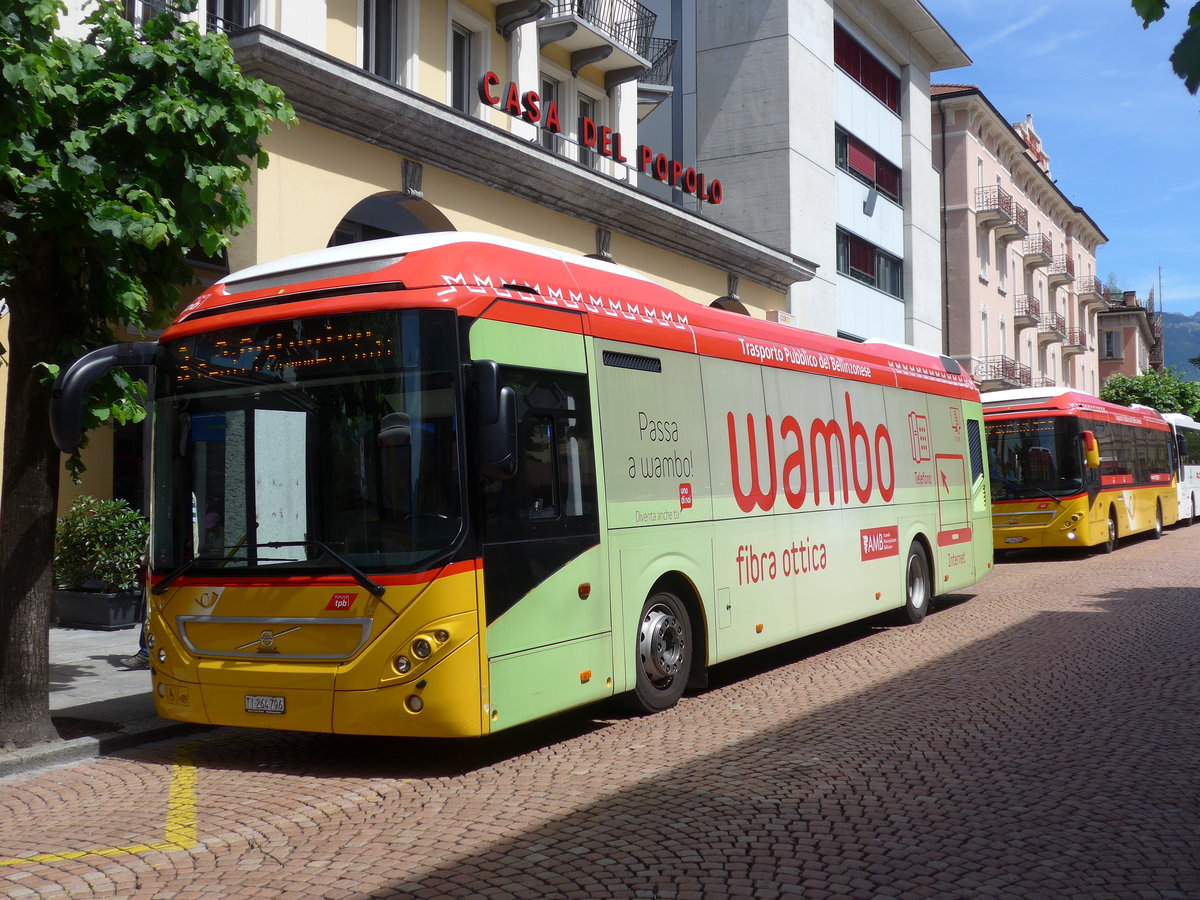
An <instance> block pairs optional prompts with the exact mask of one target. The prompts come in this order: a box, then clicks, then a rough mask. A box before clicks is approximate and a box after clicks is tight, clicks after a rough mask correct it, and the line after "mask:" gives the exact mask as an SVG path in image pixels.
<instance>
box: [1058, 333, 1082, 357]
mask: <svg viewBox="0 0 1200 900" xmlns="http://www.w3.org/2000/svg"><path fill="white" fill-rule="evenodd" d="M1087 348H1088V339H1087V332H1086V331H1084V330H1083V329H1082V328H1068V329H1067V334H1066V337H1064V338H1063V342H1062V352H1063V353H1064V354H1066V353H1082V352H1083V351H1085V350H1087Z"/></svg>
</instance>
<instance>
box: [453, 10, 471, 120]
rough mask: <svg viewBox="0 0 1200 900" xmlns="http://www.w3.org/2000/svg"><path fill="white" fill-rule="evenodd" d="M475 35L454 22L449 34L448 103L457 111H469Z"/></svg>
mask: <svg viewBox="0 0 1200 900" xmlns="http://www.w3.org/2000/svg"><path fill="white" fill-rule="evenodd" d="M475 39H476V38H475V35H474V34H473V33H472V32H471V31H470V29H468V28H466V27H465V26H463V25H460V24H459V23H458V22H455V23H454V25H453V26H452V28H451V34H450V50H451V52H450V105H451V106H453V107H454V108H455V109H457V110H458V111H459V112H465V113H469V112H470V111H471V86H472V83H473V81H474V78H473V77H472V76H473V75H474V59H473V50H474V47H473V45H474V43H475Z"/></svg>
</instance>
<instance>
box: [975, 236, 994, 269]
mask: <svg viewBox="0 0 1200 900" xmlns="http://www.w3.org/2000/svg"><path fill="white" fill-rule="evenodd" d="M975 242H976V245H977V246H978V248H979V277H980V278H981V279H983V280H984V281H987V280H988V274H989V269H990V268H991V262H992V244H991V237H990V235H989V233H988V232H987V230H979V231H977V232H976V233H975Z"/></svg>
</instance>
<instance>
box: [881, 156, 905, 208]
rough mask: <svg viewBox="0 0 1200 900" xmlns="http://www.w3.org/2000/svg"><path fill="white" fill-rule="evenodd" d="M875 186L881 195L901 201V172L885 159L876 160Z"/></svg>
mask: <svg viewBox="0 0 1200 900" xmlns="http://www.w3.org/2000/svg"><path fill="white" fill-rule="evenodd" d="M875 186H876V187H877V188H879V192H880V193H881V194H886V195H887V196H889V197H891V198H892V199H893V200H895V201H897V202H899V201H900V170H899V169H897V168H896V167H895V166H893V165H892V164H891V163H890V162H887V161H886V160H883V159H876V160H875Z"/></svg>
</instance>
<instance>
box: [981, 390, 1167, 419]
mask: <svg viewBox="0 0 1200 900" xmlns="http://www.w3.org/2000/svg"><path fill="white" fill-rule="evenodd" d="M980 399H981V400H982V401H983V414H984V416H985V417H986V418H995V419H1000V418H1004V419H1014V418H1024V417H1028V416H1032V415H1043V416H1044V415H1068V416H1073V415H1080V416H1090V417H1094V418H1100V419H1102V420H1103V421H1112V422H1124V423H1125V424H1127V425H1145V426H1149V427H1152V428H1164V427H1165V424H1166V423H1165V421H1164V419H1163V416H1162V415H1161V414H1160V413H1159V412H1158V410H1156V409H1154V408H1152V407H1149V406H1142V405H1140V404H1135V405H1134V406H1122V405H1121V404H1119V403H1110V402H1108V401H1107V400H1101V399H1100V398H1099V397H1095V396H1093V395H1091V394H1085V393H1084V392H1083V391H1077V390H1075V389H1074V388H1020V389H1018V390H1014V391H991V392H989V393H986V394H983V395H982V397H981V398H980Z"/></svg>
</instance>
